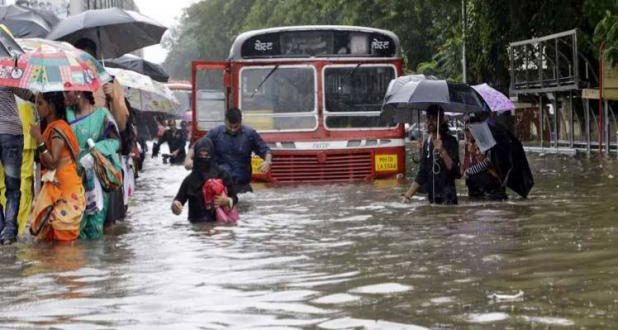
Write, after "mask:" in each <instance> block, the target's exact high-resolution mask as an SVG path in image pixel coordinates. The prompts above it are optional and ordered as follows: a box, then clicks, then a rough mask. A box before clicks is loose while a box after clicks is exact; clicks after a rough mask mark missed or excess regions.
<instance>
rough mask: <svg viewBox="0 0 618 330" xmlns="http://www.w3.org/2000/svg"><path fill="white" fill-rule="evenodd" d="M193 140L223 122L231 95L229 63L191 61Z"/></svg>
mask: <svg viewBox="0 0 618 330" xmlns="http://www.w3.org/2000/svg"><path fill="white" fill-rule="evenodd" d="M192 74H193V134H192V137H193V140H195V139H197V138H199V137H200V136H202V135H203V134H204V133H205V132H207V131H208V130H210V129H212V128H215V127H217V126H219V125H222V124H223V121H224V118H225V110H226V109H227V108H228V106H229V102H230V97H231V93H230V92H231V80H230V65H229V63H226V62H193V68H192Z"/></svg>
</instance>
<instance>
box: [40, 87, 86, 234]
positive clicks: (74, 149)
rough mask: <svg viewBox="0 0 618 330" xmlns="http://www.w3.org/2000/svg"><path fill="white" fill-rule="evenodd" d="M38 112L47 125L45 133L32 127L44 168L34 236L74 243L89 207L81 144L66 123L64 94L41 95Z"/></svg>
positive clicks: (50, 93)
mask: <svg viewBox="0 0 618 330" xmlns="http://www.w3.org/2000/svg"><path fill="white" fill-rule="evenodd" d="M36 110H37V112H38V113H39V116H40V117H41V118H43V119H44V120H45V122H46V123H47V124H46V126H45V127H44V131H43V134H41V128H40V127H39V126H38V125H36V124H34V125H32V126H31V127H30V134H31V135H32V137H33V138H34V139H36V142H37V151H38V154H39V161H40V162H41V165H42V168H43V172H42V178H41V181H43V187H42V188H41V192H40V193H39V195H38V196H37V197H36V199H35V202H34V206H33V212H32V220H31V222H30V233H32V234H33V235H34V236H36V237H37V238H39V239H42V240H56V241H72V240H75V239H77V238H78V237H79V230H80V222H81V219H82V217H83V215H84V210H85V208H86V199H85V197H84V187H83V185H82V179H81V177H80V176H79V175H78V172H77V164H76V161H75V160H76V159H77V155H78V153H79V144H78V142H77V138H76V137H75V134H73V131H72V129H71V126H69V124H68V123H67V122H66V108H65V105H64V95H63V93H62V92H49V93H43V94H39V95H37V97H36Z"/></svg>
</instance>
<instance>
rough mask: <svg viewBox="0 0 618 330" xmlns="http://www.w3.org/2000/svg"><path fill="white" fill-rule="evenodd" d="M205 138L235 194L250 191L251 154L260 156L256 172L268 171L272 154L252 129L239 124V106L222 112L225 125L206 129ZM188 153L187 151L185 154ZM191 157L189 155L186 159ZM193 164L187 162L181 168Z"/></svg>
mask: <svg viewBox="0 0 618 330" xmlns="http://www.w3.org/2000/svg"><path fill="white" fill-rule="evenodd" d="M207 137H208V138H209V139H210V140H211V141H212V142H213V144H214V146H215V152H214V156H215V161H216V163H217V165H218V166H219V167H220V168H221V169H223V170H225V171H226V172H228V173H229V174H230V175H231V176H232V179H233V181H234V184H235V185H236V190H237V191H238V192H239V193H243V192H248V191H252V188H251V185H250V184H249V183H250V182H251V175H252V168H251V154H252V153H255V154H256V155H258V156H260V157H261V158H262V159H263V160H264V162H263V163H262V165H261V167H260V172H262V173H268V171H270V168H271V165H272V153H271V151H270V148H269V147H268V146H267V145H266V143H265V142H264V140H262V137H260V135H259V134H258V133H257V132H256V131H255V129H253V128H251V127H249V126H245V125H243V124H242V114H241V112H240V109H238V108H231V109H229V110H227V112H226V113H225V124H224V125H221V126H219V127H216V128H214V129H212V130H210V131H209V132H208V135H207ZM189 154H190V155H191V153H189ZM190 157H191V156H189V158H190ZM192 166H193V165H192V164H191V163H190V161H188V162H187V163H186V164H185V167H187V168H191V167H192Z"/></svg>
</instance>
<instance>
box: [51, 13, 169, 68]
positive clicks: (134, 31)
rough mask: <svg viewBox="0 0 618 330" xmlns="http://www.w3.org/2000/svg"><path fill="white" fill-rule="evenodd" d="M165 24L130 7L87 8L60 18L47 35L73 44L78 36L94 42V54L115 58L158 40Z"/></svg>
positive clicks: (164, 28) (100, 56)
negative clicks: (95, 46) (129, 8)
mask: <svg viewBox="0 0 618 330" xmlns="http://www.w3.org/2000/svg"><path fill="white" fill-rule="evenodd" d="M166 29H167V28H166V27H165V26H163V25H161V24H159V23H158V22H156V21H155V20H153V19H151V18H149V17H146V16H144V15H142V14H140V13H137V12H134V11H132V10H124V9H120V8H108V9H96V10H87V11H85V12H82V13H80V14H77V15H73V16H69V17H67V18H66V19H64V20H62V21H60V23H58V24H57V25H56V26H55V27H54V28H53V30H52V31H51V32H50V33H49V34H48V35H47V39H51V40H63V41H67V42H69V43H72V44H75V43H76V42H77V41H78V40H80V39H89V40H91V41H93V42H94V43H96V45H97V52H98V54H96V55H97V57H98V58H115V57H119V56H122V55H124V54H126V53H129V52H131V51H134V50H137V49H140V48H144V47H146V46H150V45H155V44H158V43H159V42H160V41H161V36H163V33H164V32H165V30H166Z"/></svg>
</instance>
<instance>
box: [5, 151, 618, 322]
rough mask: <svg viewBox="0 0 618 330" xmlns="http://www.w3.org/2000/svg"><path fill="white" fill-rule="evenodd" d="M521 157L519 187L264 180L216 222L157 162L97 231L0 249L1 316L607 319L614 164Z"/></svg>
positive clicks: (610, 317) (612, 298)
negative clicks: (496, 192)
mask: <svg viewBox="0 0 618 330" xmlns="http://www.w3.org/2000/svg"><path fill="white" fill-rule="evenodd" d="M531 163H532V166H533V168H534V169H535V178H536V181H537V186H536V187H535V189H534V190H533V192H532V195H531V198H530V199H528V200H519V199H517V198H512V199H511V200H509V201H507V202H504V203H483V202H469V201H467V200H466V198H465V197H463V196H462V197H460V205H458V206H455V207H444V206H430V205H427V202H426V201H425V200H423V199H422V198H419V199H417V200H414V202H413V203H412V204H402V203H400V201H399V197H398V196H399V194H400V193H401V192H402V191H403V190H404V189H405V187H404V185H400V184H398V183H397V182H396V181H390V182H384V181H382V182H377V183H373V184H354V185H327V186H315V185H308V186H298V187H280V188H277V189H271V188H267V187H259V189H258V192H257V193H256V194H249V195H243V196H241V198H242V201H241V203H242V207H241V208H242V212H243V213H242V218H241V221H240V223H239V225H238V226H235V227H212V226H208V225H191V224H189V223H188V222H187V221H186V220H185V217H186V214H185V215H183V216H182V217H175V216H173V215H172V214H171V212H170V211H169V205H170V202H171V200H172V198H173V196H174V195H175V192H176V189H177V188H178V186H179V183H180V180H181V178H182V177H183V176H184V175H185V174H186V172H184V170H183V169H181V168H179V167H172V168H170V167H168V166H164V165H162V164H159V163H158V162H156V161H152V162H150V163H148V164H147V167H146V168H147V170H146V173H144V175H143V177H142V179H141V182H140V190H139V191H138V192H137V196H136V199H135V202H134V205H132V207H131V208H130V216H129V219H128V220H127V221H126V222H124V223H121V224H120V225H118V226H117V227H116V228H115V229H114V231H113V232H112V233H111V234H110V235H108V236H106V237H105V239H104V240H101V241H87V242H75V243H72V244H64V245H63V244H45V243H19V244H16V245H13V246H9V247H2V248H0V263H1V265H2V266H0V328H18V327H25V328H49V327H57V328H69V329H71V328H75V329H89V328H138V329H152V328H175V329H181V328H182V329H185V328H188V329H191V328H204V329H225V328H231V329H239V328H242V329H314V328H318V329H350V328H366V329H424V328H440V329H461V328H473V329H478V328H507V327H517V328H519V327H527V328H530V327H532V328H542V329H545V328H559V327H573V326H576V327H578V328H580V327H586V328H603V327H611V326H612V325H614V324H617V320H616V319H617V318H618V314H617V313H616V312H615V311H616V310H617V308H618V305H617V304H618V299H616V292H615V291H614V288H616V287H617V286H618V280H616V278H617V277H616V273H617V272H618V257H617V256H618V245H616V243H615V237H616V229H615V225H614V221H615V219H617V218H618V217H617V210H616V206H615V205H616V204H615V200H616V197H617V194H618V193H617V192H618V189H617V188H618V181H617V180H618V179H613V178H612V176H613V175H616V173H617V172H618V171H617V170H618V165H617V164H616V163H615V162H612V161H606V160H598V159H572V158H557V157H553V156H552V157H534V158H533V159H531ZM459 192H460V194H462V193H464V192H465V190H464V187H463V186H460V187H459ZM520 291H521V292H523V297H515V298H514V299H509V297H514V295H517V294H518V293H519V292H520ZM500 295H503V296H500ZM496 297H498V298H504V299H498V298H496Z"/></svg>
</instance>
